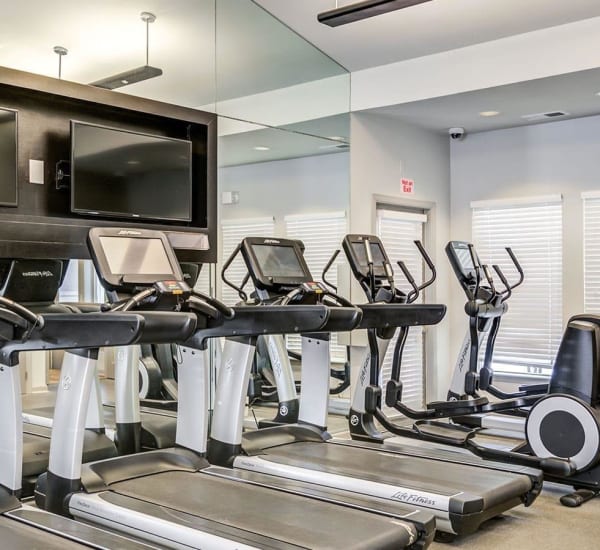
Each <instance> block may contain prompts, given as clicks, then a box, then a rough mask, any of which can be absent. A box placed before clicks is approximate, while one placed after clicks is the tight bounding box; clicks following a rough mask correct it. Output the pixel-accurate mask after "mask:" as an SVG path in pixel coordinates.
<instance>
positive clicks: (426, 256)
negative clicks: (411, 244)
mask: <svg viewBox="0 0 600 550" xmlns="http://www.w3.org/2000/svg"><path fill="white" fill-rule="evenodd" d="M415 246H416V247H417V248H418V249H419V253H420V254H421V256H423V259H424V260H425V263H426V264H427V267H429V269H430V270H431V271H435V266H434V265H433V262H432V261H431V258H430V257H429V254H427V251H426V250H425V247H424V246H423V243H422V242H421V241H419V240H416V241H415Z"/></svg>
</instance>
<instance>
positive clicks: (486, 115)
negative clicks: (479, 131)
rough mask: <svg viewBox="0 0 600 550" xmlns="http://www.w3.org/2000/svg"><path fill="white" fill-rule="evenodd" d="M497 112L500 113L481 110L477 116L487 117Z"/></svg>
mask: <svg viewBox="0 0 600 550" xmlns="http://www.w3.org/2000/svg"><path fill="white" fill-rule="evenodd" d="M499 114H500V111H481V112H480V113H479V116H485V117H489V116H498V115H499Z"/></svg>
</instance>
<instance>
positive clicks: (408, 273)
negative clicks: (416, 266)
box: [396, 260, 415, 287]
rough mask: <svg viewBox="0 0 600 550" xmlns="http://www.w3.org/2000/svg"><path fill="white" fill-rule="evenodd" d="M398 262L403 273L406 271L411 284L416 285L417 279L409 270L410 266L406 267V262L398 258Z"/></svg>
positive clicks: (405, 274) (405, 273)
mask: <svg viewBox="0 0 600 550" xmlns="http://www.w3.org/2000/svg"><path fill="white" fill-rule="evenodd" d="M396 263H397V264H398V267H399V268H400V269H401V270H402V273H404V276H405V277H406V280H407V281H408V282H409V283H410V284H411V286H413V287H414V286H415V279H414V278H413V276H412V274H411V272H410V271H409V270H408V267H406V264H405V263H404V262H403V261H402V260H398V261H397V262H396Z"/></svg>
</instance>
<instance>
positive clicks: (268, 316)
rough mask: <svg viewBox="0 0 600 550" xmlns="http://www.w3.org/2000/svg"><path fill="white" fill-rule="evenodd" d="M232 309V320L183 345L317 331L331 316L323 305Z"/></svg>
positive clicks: (200, 332)
mask: <svg viewBox="0 0 600 550" xmlns="http://www.w3.org/2000/svg"><path fill="white" fill-rule="evenodd" d="M233 310H234V313H235V314H234V316H233V318H231V319H225V320H224V321H223V323H222V324H219V325H218V326H209V327H206V328H203V329H199V330H197V331H196V332H195V333H194V334H193V335H191V336H190V338H189V339H188V340H187V341H186V342H185V343H184V345H186V346H189V347H193V348H198V349H204V348H205V347H206V341H207V340H208V339H209V338H220V337H238V336H258V335H264V334H294V333H302V332H319V331H320V329H322V328H323V327H324V326H325V324H326V323H327V321H328V319H329V316H330V313H331V310H330V309H329V308H328V307H326V306H323V305H313V306H304V305H303V306H297V305H287V306H277V305H274V306H268V307H267V306H262V305H242V306H234V307H233Z"/></svg>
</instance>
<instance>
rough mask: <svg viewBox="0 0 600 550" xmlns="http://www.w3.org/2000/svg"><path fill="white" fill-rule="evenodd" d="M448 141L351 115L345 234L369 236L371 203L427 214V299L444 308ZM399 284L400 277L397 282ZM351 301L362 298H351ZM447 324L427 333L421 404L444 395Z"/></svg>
mask: <svg viewBox="0 0 600 550" xmlns="http://www.w3.org/2000/svg"><path fill="white" fill-rule="evenodd" d="M448 140H449V138H448V137H447V136H444V135H439V134H436V133H434V132H430V131H427V130H423V129H420V128H417V127H414V126H411V125H407V124H405V123H401V122H399V121H398V120H395V119H393V118H390V117H385V116H382V115H377V114H371V113H354V114H352V115H351V143H352V148H351V154H350V182H351V184H350V230H351V232H355V233H360V232H368V233H371V232H374V231H375V215H374V214H375V198H376V197H385V198H386V200H392V201H393V202H395V203H397V204H404V205H406V206H415V207H427V208H430V220H431V221H430V222H429V226H430V227H429V235H428V238H427V239H426V243H425V244H426V246H427V248H428V251H429V252H430V254H431V257H432V259H433V261H434V262H435V264H436V267H437V268H438V279H437V282H436V283H435V284H434V287H433V289H432V291H431V292H430V293H429V294H428V295H427V300H428V301H431V302H439V303H447V302H448V298H449V296H448V286H449V285H448V282H449V267H448V265H447V263H448V262H447V261H446V260H445V256H444V246H445V244H446V242H447V241H448V238H449V233H450V147H449V144H448ZM403 177H406V178H410V179H414V180H415V193H414V195H403V194H402V193H401V188H400V180H401V178H403ZM398 279H400V277H398ZM352 299H353V300H355V301H360V300H363V299H364V298H363V296H355V295H354V293H353V295H352ZM448 334H449V323H448V321H447V320H444V321H442V323H441V324H440V325H438V326H437V327H430V328H429V329H428V338H427V341H428V349H427V351H428V355H427V357H428V372H427V381H428V383H427V398H428V399H430V400H431V399H435V398H437V397H442V396H444V395H445V392H446V391H447V387H448V375H449V373H450V372H451V368H450V365H448V359H447V358H448V346H449V343H448Z"/></svg>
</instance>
